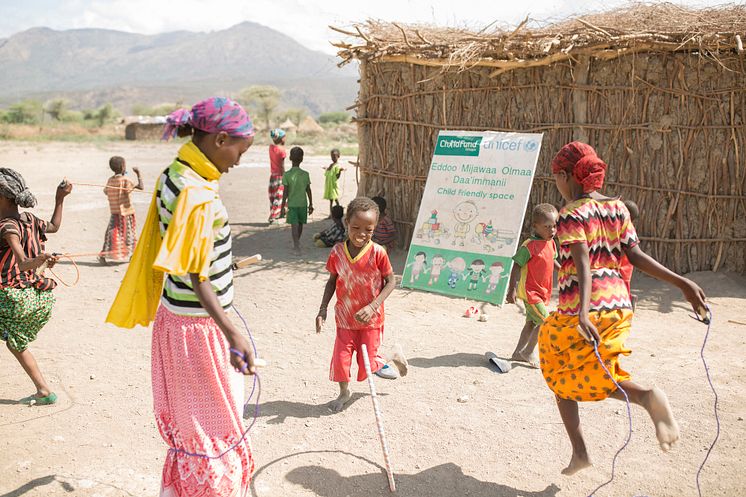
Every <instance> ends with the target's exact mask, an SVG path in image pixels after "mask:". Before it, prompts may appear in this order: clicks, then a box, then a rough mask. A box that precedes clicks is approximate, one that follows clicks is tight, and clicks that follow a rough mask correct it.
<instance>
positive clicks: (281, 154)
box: [269, 143, 287, 177]
mask: <svg viewBox="0 0 746 497" xmlns="http://www.w3.org/2000/svg"><path fill="white" fill-rule="evenodd" d="M286 156H287V154H286V152H285V147H283V146H282V145H275V144H274V143H273V144H272V145H270V146H269V169H270V173H269V174H270V175H271V176H280V177H282V175H283V174H284V172H285V171H284V169H283V167H284V163H283V161H284V160H285V157H286Z"/></svg>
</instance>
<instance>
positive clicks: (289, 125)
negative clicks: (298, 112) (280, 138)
mask: <svg viewBox="0 0 746 497" xmlns="http://www.w3.org/2000/svg"><path fill="white" fill-rule="evenodd" d="M297 128H298V126H296V125H295V123H294V122H293V121H291V120H290V118H289V117H288V118H287V119H285V122H284V123H282V124H280V129H284V130H285V131H287V132H288V133H289V132H291V131H295V130H296V129H297Z"/></svg>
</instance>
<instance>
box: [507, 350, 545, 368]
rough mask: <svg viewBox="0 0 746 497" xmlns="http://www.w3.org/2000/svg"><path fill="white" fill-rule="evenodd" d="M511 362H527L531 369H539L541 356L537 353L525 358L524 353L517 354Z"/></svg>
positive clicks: (512, 357)
mask: <svg viewBox="0 0 746 497" xmlns="http://www.w3.org/2000/svg"><path fill="white" fill-rule="evenodd" d="M510 360H511V361H516V362H525V363H527V364H528V365H529V366H530V367H532V368H534V369H539V355H538V354H537V353H536V352H534V353H533V354H531V355H530V356H528V357H526V356H524V355H523V353H521V352H515V353H513V355H512V356H511V357H510Z"/></svg>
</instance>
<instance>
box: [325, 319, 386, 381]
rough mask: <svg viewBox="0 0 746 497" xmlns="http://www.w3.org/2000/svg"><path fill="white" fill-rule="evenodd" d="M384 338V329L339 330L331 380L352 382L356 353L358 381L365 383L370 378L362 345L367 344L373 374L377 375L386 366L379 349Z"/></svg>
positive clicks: (330, 368)
mask: <svg viewBox="0 0 746 497" xmlns="http://www.w3.org/2000/svg"><path fill="white" fill-rule="evenodd" d="M382 338H383V328H373V329H368V330H345V329H341V328H337V338H336V340H335V341H334V352H333V353H332V363H331V365H330V366H329V379H330V380H331V381H336V382H348V381H350V378H351V375H350V368H351V366H352V353H353V352H355V353H356V357H357V381H363V380H365V379H366V378H367V377H368V375H366V374H365V363H364V362H363V355H362V352H363V348H362V347H361V345H362V344H365V347H366V348H367V349H368V360H369V361H370V371H371V373H375V372H376V371H378V370H379V369H381V368H382V367H383V365H384V364H385V361H384V360H383V359H382V358H381V357H379V356H378V347H379V346H380V345H381V339H382Z"/></svg>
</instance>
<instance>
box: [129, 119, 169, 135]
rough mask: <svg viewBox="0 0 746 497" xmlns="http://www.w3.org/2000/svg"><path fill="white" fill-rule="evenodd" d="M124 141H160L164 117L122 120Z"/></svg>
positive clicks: (164, 121) (164, 122)
mask: <svg viewBox="0 0 746 497" xmlns="http://www.w3.org/2000/svg"><path fill="white" fill-rule="evenodd" d="M123 123H124V139H125V140H160V139H161V137H162V136H163V126H164V125H165V124H166V117H165V116H127V117H125V118H124V119H123Z"/></svg>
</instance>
